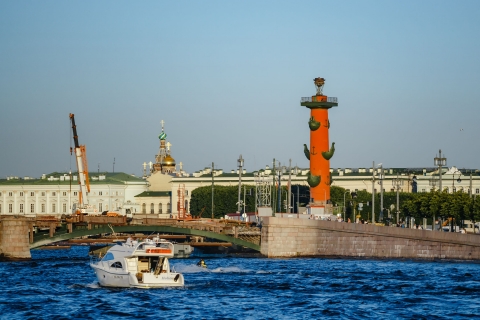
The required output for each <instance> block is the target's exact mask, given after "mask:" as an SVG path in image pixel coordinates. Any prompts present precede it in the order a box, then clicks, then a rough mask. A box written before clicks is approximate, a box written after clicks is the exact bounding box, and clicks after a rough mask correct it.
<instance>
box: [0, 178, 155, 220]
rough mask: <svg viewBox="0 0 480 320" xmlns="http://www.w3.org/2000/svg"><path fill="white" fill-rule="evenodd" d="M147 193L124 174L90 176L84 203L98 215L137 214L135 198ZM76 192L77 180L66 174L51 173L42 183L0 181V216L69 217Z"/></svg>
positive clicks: (142, 184)
mask: <svg viewBox="0 0 480 320" xmlns="http://www.w3.org/2000/svg"><path fill="white" fill-rule="evenodd" d="M146 189H147V183H146V182H145V181H144V180H143V179H140V178H136V177H133V176H131V175H127V174H125V173H105V174H99V175H92V176H91V178H90V193H88V195H87V199H86V200H87V201H88V204H90V205H92V206H93V207H94V208H95V209H96V210H97V211H98V212H100V213H101V212H102V211H107V210H115V209H118V208H125V209H130V210H131V212H139V211H140V207H139V206H138V204H137V203H136V201H135V195H137V194H139V193H141V192H143V191H145V190H146ZM79 191H80V189H79V186H78V182H77V177H76V176H72V177H71V176H70V175H69V174H58V173H54V174H50V175H44V176H42V178H41V179H33V178H28V179H24V178H23V179H22V178H18V177H8V178H7V179H0V214H7V215H12V214H13V215H26V216H33V215H42V214H44V215H56V216H60V215H62V214H71V213H72V205H73V204H74V203H78V193H79Z"/></svg>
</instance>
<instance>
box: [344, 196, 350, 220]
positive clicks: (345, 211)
mask: <svg viewBox="0 0 480 320" xmlns="http://www.w3.org/2000/svg"><path fill="white" fill-rule="evenodd" d="M348 192H349V191H348V190H347V191H345V193H344V194H343V221H345V218H346V217H345V215H346V213H347V207H346V206H345V195H346V194H347V193H348Z"/></svg>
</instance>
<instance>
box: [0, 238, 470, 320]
mask: <svg viewBox="0 0 480 320" xmlns="http://www.w3.org/2000/svg"><path fill="white" fill-rule="evenodd" d="M87 251H88V248H86V247H72V249H71V250H58V251H57V250H33V251H32V257H33V260H32V261H27V262H13V263H3V264H0V272H1V274H2V275H3V280H4V281H3V283H2V285H1V286H0V319H107V320H109V319H132V318H135V319H159V318H162V319H163V318H171V317H175V318H176V319H188V320H190V319H252V320H253V319H255V320H256V319H275V320H277V319H324V318H332V319H375V320H377V319H471V318H477V317H478V315H479V314H480V300H479V299H478V298H477V297H478V293H479V292H480V278H479V276H478V275H479V274H480V264H476V263H460V262H456V261H447V262H437V261H435V262H421V261H408V260H402V261H386V260H359V259H321V258H315V259H297V258H295V259H266V258H231V257H225V258H222V257H216V258H212V259H208V260H207V265H208V269H204V268H199V267H197V266H196V260H194V259H175V260H172V264H173V265H174V267H175V268H176V270H178V271H179V272H182V273H183V274H184V276H185V282H186V285H185V287H183V288H161V289H149V290H144V289H135V288H130V289H119V288H103V287H100V286H99V285H98V283H97V281H96V278H95V275H94V273H93V272H92V270H90V267H89V266H88V262H89V259H88V257H87Z"/></svg>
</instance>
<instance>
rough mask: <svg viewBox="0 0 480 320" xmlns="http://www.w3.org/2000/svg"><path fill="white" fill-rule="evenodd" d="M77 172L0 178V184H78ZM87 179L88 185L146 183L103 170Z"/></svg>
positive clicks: (124, 174) (130, 176)
mask: <svg viewBox="0 0 480 320" xmlns="http://www.w3.org/2000/svg"><path fill="white" fill-rule="evenodd" d="M77 175H78V174H77V173H76V172H72V178H70V174H69V173H63V172H62V173H60V172H53V173H50V174H46V175H45V176H44V177H45V178H40V179H38V178H29V177H25V178H19V177H9V178H7V179H0V185H21V184H28V185H58V184H65V185H68V184H70V183H72V184H78V180H74V178H73V177H76V176H77ZM88 176H89V178H90V179H89V180H90V185H96V184H125V183H129V182H136V183H140V182H143V183H147V182H146V181H145V180H143V179H141V178H138V177H134V176H132V175H129V174H126V173H123V172H105V173H100V174H99V173H97V172H95V173H89V174H88Z"/></svg>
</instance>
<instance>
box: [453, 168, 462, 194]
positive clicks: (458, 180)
mask: <svg viewBox="0 0 480 320" xmlns="http://www.w3.org/2000/svg"><path fill="white" fill-rule="evenodd" d="M456 174H458V179H457V182H458V183H459V184H460V182H462V179H460V177H461V176H462V172H460V171H459V170H457V171H455V172H454V173H453V174H452V193H454V192H455V191H456V190H455V175H456Z"/></svg>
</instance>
